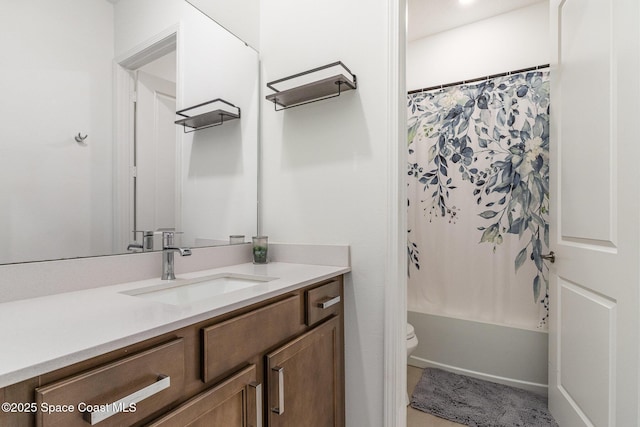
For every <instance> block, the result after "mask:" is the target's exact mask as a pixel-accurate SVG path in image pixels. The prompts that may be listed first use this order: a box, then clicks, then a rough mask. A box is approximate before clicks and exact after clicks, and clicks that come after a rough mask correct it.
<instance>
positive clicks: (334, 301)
mask: <svg viewBox="0 0 640 427" xmlns="http://www.w3.org/2000/svg"><path fill="white" fill-rule="evenodd" d="M339 302H340V295H338V296H337V297H329V298H327V299H325V300H324V301H322V302H319V303H318V307H320V308H321V309H323V310H324V309H327V308H329V307H331V306H332V305H336V304H337V303H339Z"/></svg>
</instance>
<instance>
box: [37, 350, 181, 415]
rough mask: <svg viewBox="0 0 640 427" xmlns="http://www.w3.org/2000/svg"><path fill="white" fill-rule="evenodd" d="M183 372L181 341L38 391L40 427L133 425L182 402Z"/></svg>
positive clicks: (66, 379) (75, 376) (138, 354)
mask: <svg viewBox="0 0 640 427" xmlns="http://www.w3.org/2000/svg"><path fill="white" fill-rule="evenodd" d="M184 371H185V356H184V341H183V339H181V338H180V339H176V340H173V341H170V342H168V343H166V344H163V345H159V346H156V347H153V348H151V349H149V350H146V351H143V352H141V353H137V354H134V355H132V356H129V357H126V358H124V359H121V360H118V361H115V362H112V363H109V364H107V365H104V366H101V367H99V368H95V369H91V370H89V371H87V372H84V373H81V374H78V375H74V376H72V377H69V378H65V379H63V380H60V381H56V382H54V383H51V384H48V385H45V386H43V387H39V388H37V389H36V390H35V392H36V402H37V404H38V408H39V409H40V411H39V412H38V413H37V417H36V425H37V426H40V427H51V426H56V427H58V426H64V427H73V426H82V427H86V426H88V425H96V424H97V425H99V426H104V427H107V426H124V425H131V424H133V423H135V422H137V421H140V420H142V419H144V418H145V417H148V416H149V415H151V414H153V413H154V412H156V411H159V410H161V409H162V408H163V407H165V406H166V405H168V404H170V403H171V402H173V401H175V400H177V399H179V398H180V396H181V395H182V393H183V389H184V376H185V373H184ZM43 409H47V410H48V411H44V410H43ZM65 410H66V412H65Z"/></svg>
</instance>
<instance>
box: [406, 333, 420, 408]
mask: <svg viewBox="0 0 640 427" xmlns="http://www.w3.org/2000/svg"><path fill="white" fill-rule="evenodd" d="M416 347H418V337H416V331H415V330H414V329H413V325H412V324H410V323H407V364H408V363H409V356H411V353H413V351H414V350H415V349H416ZM409 403H411V401H410V400H409V393H407V405H408V404H409Z"/></svg>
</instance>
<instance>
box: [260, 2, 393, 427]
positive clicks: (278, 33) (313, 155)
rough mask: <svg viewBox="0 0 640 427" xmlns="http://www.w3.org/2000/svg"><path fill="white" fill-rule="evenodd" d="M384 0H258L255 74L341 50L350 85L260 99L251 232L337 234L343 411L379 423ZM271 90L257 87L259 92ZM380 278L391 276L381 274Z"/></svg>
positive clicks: (321, 239) (297, 66) (306, 238)
mask: <svg viewBox="0 0 640 427" xmlns="http://www.w3.org/2000/svg"><path fill="white" fill-rule="evenodd" d="M388 13H389V2H388V1H386V0H357V1H355V0H354V1H350V2H344V1H340V0H326V1H322V2H299V1H296V0H282V1H279V2H263V7H262V9H261V22H260V27H261V33H260V53H261V61H262V65H263V76H262V80H263V87H264V84H265V83H266V82H269V81H272V80H276V79H279V78H282V77H286V76H288V75H292V74H295V73H298V72H301V71H305V70H308V69H311V68H314V67H317V66H321V65H325V64H328V63H331V62H334V61H337V60H341V61H342V62H344V63H345V64H346V65H347V67H349V68H350V69H351V71H352V72H353V73H354V74H356V75H357V78H358V89H357V91H350V92H346V93H344V94H343V95H342V96H340V97H339V98H334V99H330V100H324V101H320V102H317V103H313V104H309V105H304V106H300V107H297V108H292V109H288V110H285V111H279V112H276V111H274V107H273V104H270V103H268V102H267V101H265V100H264V98H263V99H261V107H262V108H263V109H264V110H263V113H262V115H263V122H262V123H263V127H262V135H263V140H262V158H261V167H262V175H261V185H262V214H261V220H262V232H263V233H264V234H266V235H268V236H269V239H270V240H272V241H276V242H291V243H313V244H325V243H336V244H337V243H345V244H349V245H350V247H351V263H352V273H351V274H350V275H348V276H347V280H346V283H345V294H346V295H345V329H346V332H345V334H346V335H345V345H346V407H347V411H346V417H347V425H348V426H352V427H360V426H367V427H379V426H383V425H384V419H383V393H384V388H385V387H386V386H388V385H389V384H388V382H387V383H386V382H385V378H384V363H383V362H384V360H383V353H384V351H383V350H384V346H383V344H384V335H383V333H384V307H385V275H386V273H387V272H386V270H385V266H386V264H387V256H388V255H387V253H388V247H389V237H388V226H389V223H390V211H392V210H393V209H394V207H389V206H388V197H389V192H390V185H391V183H390V180H389V178H388V172H389V171H388V160H387V159H388V154H389V149H390V144H396V143H397V141H395V140H393V141H390V140H389V129H390V128H389V126H390V124H389V116H388V109H389V105H390V103H393V102H392V100H390V98H389V94H388V83H389V80H390V75H389V73H390V71H389V66H390V64H389V62H390V61H389V34H388V31H389V29H388V27H389V14H388ZM268 93H270V91H269V90H268V89H265V95H266V94H268ZM389 286H392V285H391V284H390V285H389Z"/></svg>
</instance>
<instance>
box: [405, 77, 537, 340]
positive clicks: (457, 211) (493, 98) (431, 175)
mask: <svg viewBox="0 0 640 427" xmlns="http://www.w3.org/2000/svg"><path fill="white" fill-rule="evenodd" d="M408 117H409V135H408V150H409V156H408V158H409V162H408V228H409V229H408V245H407V250H408V255H409V263H408V266H407V267H408V273H409V289H408V297H409V298H408V307H409V310H411V311H418V312H426V313H435V314H443V315H450V316H455V317H463V318H466V319H471V320H479V321H485V322H494V323H500V324H506V325H512V326H519V327H525V328H540V329H546V321H547V317H548V294H547V289H548V273H549V269H548V265H547V263H546V261H544V260H543V259H542V255H543V254H544V253H547V252H548V246H549V225H548V212H549V163H548V159H549V73H548V71H532V72H524V73H518V74H511V75H506V76H502V77H496V78H491V79H487V80H485V81H482V82H479V83H473V84H467V85H464V84H463V85H457V86H452V87H447V88H443V89H437V90H432V91H426V92H420V93H414V94H410V95H409V96H408Z"/></svg>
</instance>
